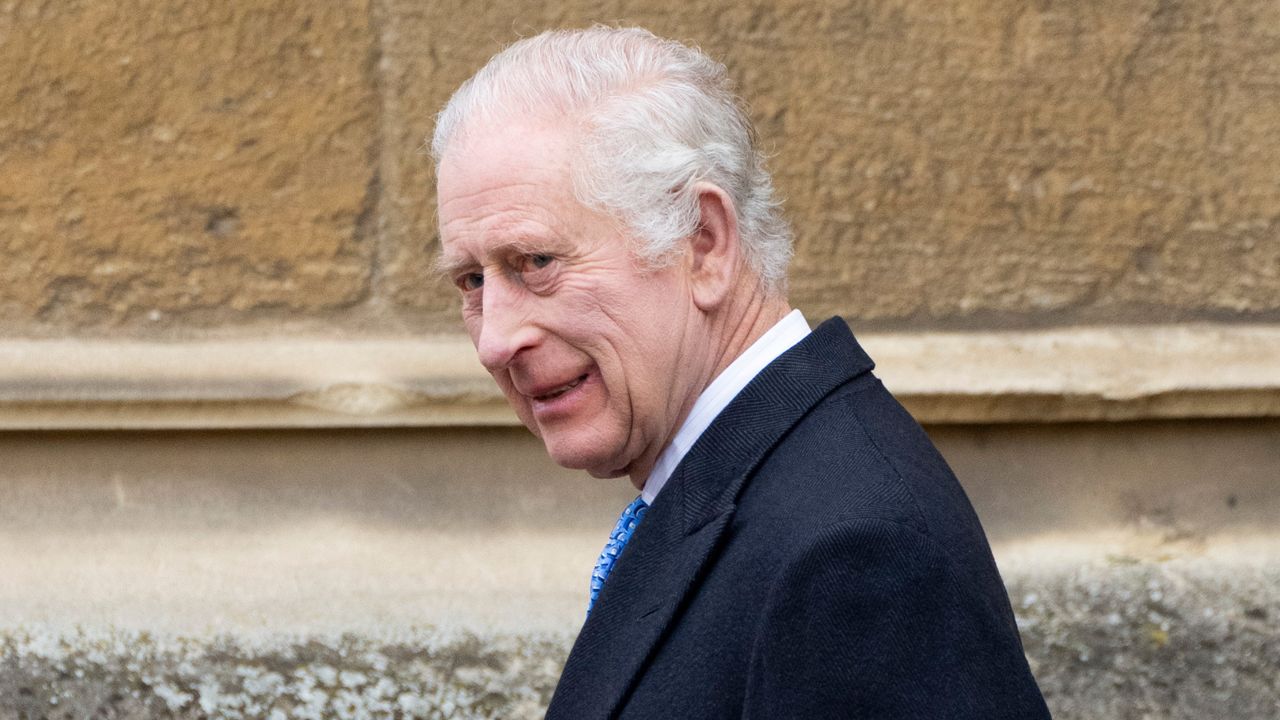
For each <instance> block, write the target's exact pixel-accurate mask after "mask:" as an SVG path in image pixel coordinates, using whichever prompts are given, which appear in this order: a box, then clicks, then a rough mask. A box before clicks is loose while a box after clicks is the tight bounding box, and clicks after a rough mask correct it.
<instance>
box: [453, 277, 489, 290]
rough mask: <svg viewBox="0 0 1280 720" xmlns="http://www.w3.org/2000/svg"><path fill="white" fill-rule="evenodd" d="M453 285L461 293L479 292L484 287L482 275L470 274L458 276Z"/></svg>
mask: <svg viewBox="0 0 1280 720" xmlns="http://www.w3.org/2000/svg"><path fill="white" fill-rule="evenodd" d="M454 284H456V285H457V286H458V288H459V289H460V290H462V291H463V292H469V291H471V290H479V289H480V288H481V287H483V286H484V273H478V272H471V273H465V274H463V275H459V276H458V278H457V279H456V280H454Z"/></svg>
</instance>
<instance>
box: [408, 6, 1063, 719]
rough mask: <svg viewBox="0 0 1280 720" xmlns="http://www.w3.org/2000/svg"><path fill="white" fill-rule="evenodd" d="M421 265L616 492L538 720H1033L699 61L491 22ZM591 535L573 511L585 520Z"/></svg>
mask: <svg viewBox="0 0 1280 720" xmlns="http://www.w3.org/2000/svg"><path fill="white" fill-rule="evenodd" d="M432 149H433V153H434V157H435V159H436V164H437V171H438V181H439V183H438V188H439V218H440V233H441V242H442V246H443V248H442V253H441V258H440V267H441V269H442V270H443V271H444V272H445V273H446V274H447V275H448V276H449V277H450V278H451V279H452V281H453V282H454V284H456V285H457V287H458V289H459V291H460V292H461V294H462V314H463V318H464V320H465V323H466V327H467V330H468V331H469V333H470V334H471V339H472V340H473V341H474V343H475V347H476V351H477V352H478V353H479V356H480V360H481V362H482V363H483V364H484V366H485V367H486V368H487V369H488V370H489V372H490V373H492V374H493V377H494V379H495V380H497V382H498V384H499V385H500V386H501V387H502V390H503V392H504V393H505V394H506V396H507V399H508V400H509V401H510V403H511V406H512V407H513V408H514V409H515V411H516V413H517V414H518V415H519V417H520V419H521V420H522V421H523V422H524V424H525V425H527V426H528V427H529V429H530V430H532V431H533V432H534V433H535V434H536V435H537V436H538V437H539V438H541V439H542V441H543V442H544V443H545V444H546V448H547V452H548V453H549V454H550V455H551V457H552V459H554V460H555V461H556V462H557V463H559V464H561V465H563V466H565V467H570V468H581V469H584V470H587V471H588V472H589V473H590V474H591V475H593V476H595V477H598V478H615V477H622V476H626V477H629V478H630V480H631V482H632V484H633V485H635V487H636V488H637V490H639V491H640V497H638V498H637V499H636V501H635V502H633V503H632V504H631V505H630V506H629V507H628V508H627V509H626V510H625V511H624V513H623V516H622V518H621V520H620V521H619V524H618V527H617V528H616V529H615V531H614V533H613V534H612V535H611V536H610V538H609V540H608V544H607V545H606V547H605V551H604V553H602V555H601V559H600V562H599V564H598V565H597V568H596V571H595V573H594V574H593V577H592V578H591V589H590V601H589V602H590V609H589V614H588V616H587V620H586V623H585V624H584V625H583V628H582V631H581V633H580V634H579V636H578V639H577V642H576V643H575V645H574V648H573V652H572V653H571V654H570V656H569V659H568V661H567V663H566V664H565V668H564V672H563V674H562V676H561V678H560V683H559V686H558V687H557V689H556V693H555V696H554V698H553V699H552V702H551V707H550V709H549V710H548V713H547V716H548V717H549V718H565V719H567V720H590V719H592V718H612V717H620V718H663V719H670V718H760V719H766V718H791V717H795V718H827V717H842V718H845V717H847V718H930V719H931V720H933V719H938V718H975V719H976V718H982V719H984V720H991V719H992V718H1010V719H1012V718H1018V719H1019V720H1023V719H1026V718H1043V717H1048V712H1047V710H1046V709H1045V705H1044V702H1043V700H1042V699H1041V696H1040V693H1039V690H1038V689H1037V687H1036V684H1035V681H1034V680H1033V679H1032V677H1031V673H1030V671H1029V669H1028V667H1027V663H1026V660H1025V658H1024V656H1023V652H1022V646H1021V642H1020V640H1019V637H1018V632H1017V629H1016V627H1015V625H1014V620H1013V614H1012V612H1011V610H1010V607H1009V602H1008V597H1007V595H1006V593H1005V590H1004V587H1003V584H1002V583H1001V580H1000V576H999V574H998V573H997V571H996V567H995V563H994V562H993V560H992V558H991V552H990V549H989V548H988V546H987V542H986V539H985V537H984V535H983V532H982V529H981V527H980V526H979V524H978V519H977V517H976V516H975V515H974V513H973V510H972V508H971V507H970V505H969V503H968V500H967V499H966V498H965V495H964V493H963V491H962V490H961V489H960V486H959V485H958V484H957V482H956V480H955V478H954V477H953V476H952V474H951V472H950V470H949V469H948V468H947V466H946V464H945V463H944V461H943V460H942V458H941V457H940V456H939V455H938V453H937V452H936V451H935V450H934V448H933V446H932V445H931V444H930V443H929V440H928V439H927V438H926V437H925V435H924V433H923V432H922V431H921V429H920V427H919V426H918V425H917V424H916V423H915V422H914V421H913V420H912V419H911V417H910V416H909V415H907V413H906V412H905V411H904V410H903V409H902V408H901V407H900V406H899V405H898V403H897V402H895V401H894V399H893V398H892V397H891V396H890V395H889V394H888V393H887V392H886V391H885V390H884V388H883V387H882V386H881V384H880V382H879V381H878V380H877V379H876V378H875V376H874V375H872V373H871V369H872V362H871V360H870V359H869V358H868V357H867V355H866V354H865V353H864V352H863V351H862V349H861V348H860V347H859V346H858V343H857V342H856V341H855V340H854V338H853V335H852V334H851V333H850V332H849V329H848V327H847V326H846V325H845V323H844V322H843V321H842V320H840V319H831V320H828V321H827V322H825V323H823V324H822V325H820V326H819V327H818V328H817V329H815V330H813V331H812V332H811V331H810V328H809V325H808V323H807V322H806V320H805V319H804V317H803V316H802V315H801V314H800V312H799V311H797V310H792V309H791V308H790V306H789V305H788V302H787V297H786V264H787V261H788V259H789V256H790V254H791V239H790V230H789V228H788V226H787V224H786V222H785V221H784V220H783V219H782V216H781V213H780V208H779V204H778V201H777V200H776V198H775V194H774V190H773V187H772V184H771V181H770V178H769V175H768V174H767V173H766V171H765V169H764V166H763V163H762V159H761V155H760V153H759V152H758V151H757V150H756V149H755V148H754V147H753V133H752V129H751V126H750V124H749V122H748V120H747V118H746V117H745V115H744V113H743V112H742V110H741V107H740V105H739V104H738V102H737V101H736V99H735V97H734V96H733V94H732V93H731V91H730V89H729V82H728V79H727V77H726V74H725V70H724V68H723V66H721V65H719V64H717V63H715V62H714V61H712V60H710V59H709V58H707V57H706V56H705V55H703V54H702V53H700V52H698V51H696V50H693V49H690V48H688V47H685V46H683V45H681V44H678V43H675V42H670V41H667V40H663V39H660V38H657V37H655V36H653V35H652V34H650V33H648V32H645V31H642V30H636V29H623V30H615V29H609V28H599V27H598V28H593V29H590V30H585V31H578V32H550V33H545V34H543V35H540V36H538V37H534V38H529V39H526V40H523V41H521V42H518V43H516V44H515V45H513V46H511V47H510V48H508V49H506V50H505V51H503V52H501V53H499V54H498V55H497V56H495V57H494V58H493V59H491V60H490V61H489V63H488V64H487V65H486V66H485V67H484V68H483V69H481V70H480V71H479V72H478V73H477V74H476V75H475V76H474V77H473V78H471V79H470V80H468V81H467V82H466V83H465V84H464V85H463V86H462V87H461V88H460V89H459V90H458V91H457V93H456V94H455V95H454V96H453V98H452V99H451V100H450V101H449V104H448V106H447V107H446V108H445V109H444V111H443V112H442V113H441V114H440V117H439V121H438V124H437V127H436V132H435V137H434V141H433V143H432ZM602 534H603V533H602Z"/></svg>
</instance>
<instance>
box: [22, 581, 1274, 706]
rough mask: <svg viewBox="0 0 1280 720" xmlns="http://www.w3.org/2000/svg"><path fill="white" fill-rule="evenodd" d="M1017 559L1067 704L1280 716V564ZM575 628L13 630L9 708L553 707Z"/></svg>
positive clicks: (1023, 621)
mask: <svg viewBox="0 0 1280 720" xmlns="http://www.w3.org/2000/svg"><path fill="white" fill-rule="evenodd" d="M1005 576H1006V579H1007V581H1008V582H1009V586H1010V592H1011V595H1012V598H1013V601H1014V605H1015V613H1016V615H1017V619H1018V623H1019V626H1020V628H1021V631H1022V637H1023V643H1024V646H1025V648H1026V651H1027V656H1028V660H1029V661H1030V663H1031V666H1032V670H1033V672H1034V673H1035V675H1036V678H1037V680H1038V681H1039V683H1040V686H1041V689H1042V690H1043V691H1044V694H1045V700H1046V702H1047V703H1048V704H1049V707H1050V710H1051V711H1052V712H1053V715H1054V717H1055V718H1057V719H1058V720H1100V719H1105V720H1147V719H1148V718H1163V719H1165V720H1201V719H1202V718H1208V717H1227V718H1232V719H1233V720H1272V719H1273V718H1275V717H1276V716H1277V714H1278V713H1280V676H1278V675H1277V674H1276V668H1277V667H1280V592H1278V591H1277V588H1280V568H1278V567H1275V566H1270V567H1268V566H1258V565H1256V564H1245V565H1242V566H1234V565H1228V566H1224V565H1223V564H1222V563H1221V562H1219V561H1209V562H1200V561H1198V560H1197V559H1196V558H1194V557H1171V556H1168V555H1166V556H1164V557H1163V558H1160V559H1142V558H1136V557H1131V556H1126V555H1113V556H1109V557H1107V558H1106V559H1097V560H1092V561H1088V562H1084V563H1078V564H1068V565H1055V566H1052V567H1050V568H1039V569H1037V568H1028V567H1024V566H1019V567H1017V568H1016V569H1015V570H1013V571H1012V572H1011V571H1010V570H1009V569H1008V568H1007V567H1006V569H1005ZM569 644H570V636H569V635H556V636H541V637H539V636H523V635H501V636H476V635H471V634H463V635H460V636H452V637H451V636H447V635H441V634H439V633H435V632H432V631H430V630H408V631H403V632H399V633H394V634H393V636H392V637H389V638H377V637H369V636H361V635H344V636H337V637H329V636H304V637H288V636H284V637H271V638H266V639H258V640H256V641H248V642H246V641H241V640H237V639H236V638H235V637H230V636H220V637H213V638H208V637H200V636H195V637H183V636H178V637H166V636H153V635H151V634H149V633H137V632H122V631H111V630H107V631H98V632H93V631H90V632H85V631H84V630H80V631H79V632H70V633H60V632H58V631H56V630H51V629H48V628H16V629H15V628H7V629H4V630H0V718H5V720H8V719H10V718H13V719H15V720H16V719H17V718H24V719H27V718H30V719H34V718H63V717H67V718H72V717H111V718H121V719H122V720H125V719H127V720H134V719H138V720H141V719H143V718H154V717H171V718H207V717H219V718H271V719H272V720H284V718H286V717H294V718H314V719H316V720H319V719H320V718H388V719H390V718H503V719H504V720H518V719H523V718H537V717H541V716H542V713H543V712H544V710H545V707H546V704H547V703H548V702H549V701H550V698H551V692H552V690H553V689H554V687H555V682H556V678H557V676H558V674H559V669H560V666H561V665H562V663H563V661H564V657H565V656H566V654H567V653H568V648H569Z"/></svg>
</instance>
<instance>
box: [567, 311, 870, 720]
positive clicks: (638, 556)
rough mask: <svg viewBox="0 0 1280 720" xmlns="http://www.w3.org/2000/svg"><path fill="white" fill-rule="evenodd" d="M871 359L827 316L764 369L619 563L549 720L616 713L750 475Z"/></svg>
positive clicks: (706, 437) (684, 465)
mask: <svg viewBox="0 0 1280 720" xmlns="http://www.w3.org/2000/svg"><path fill="white" fill-rule="evenodd" d="M871 368H872V362H871V359H870V358H869V357H867V355H866V353H864V352H863V351H862V348H861V347H859V346H858V344H857V342H856V341H855V340H854V339H853V335H852V334H851V333H850V332H849V328H848V326H847V325H845V324H844V321H842V320H840V319H839V318H833V319H831V320H828V321H827V322H825V323H823V324H822V325H821V326H819V327H818V328H817V329H816V330H814V332H813V333H811V334H810V335H809V336H808V337H806V338H805V339H804V340H802V341H800V342H799V343H797V344H796V345H795V346H794V347H792V348H791V349H789V350H788V351H787V352H785V353H783V354H782V355H781V356H779V357H778V358H777V359H776V360H774V361H773V362H772V363H770V364H769V366H768V367H766V368H765V369H764V370H763V371H762V372H761V373H760V374H759V375H757V376H756V377H755V378H754V379H753V380H752V381H751V382H750V383H749V384H748V385H747V386H746V387H745V388H744V389H743V390H742V392H741V393H739V394H738V396H737V397H735V398H734V399H733V401H732V402H730V403H729V405H728V406H727V407H725V409H724V411H723V412H721V413H720V415H718V416H717V417H716V419H715V420H714V421H713V422H712V423H711V425H710V426H709V427H708V428H707V430H706V432H704V433H703V434H702V436H701V437H700V438H699V439H698V441H697V442H696V443H694V446H693V447H692V448H690V450H689V453H688V454H687V455H686V456H685V458H684V460H682V461H681V463H680V465H679V466H678V467H677V468H676V470H675V472H674V473H673V474H672V477H671V479H670V480H669V481H668V482H667V485H666V487H665V488H664V489H663V491H662V493H661V494H660V495H659V496H658V499H657V500H655V501H654V504H653V507H651V508H650V509H649V511H648V513H647V514H646V515H645V519H644V521H643V522H641V523H640V526H639V527H637V529H636V531H635V534H634V535H632V537H631V540H630V542H628V544H627V547H626V548H625V549H624V550H623V553H622V556H621V557H620V558H619V559H618V561H617V563H616V564H615V565H614V568H613V572H612V574H611V575H610V576H609V580H608V582H606V583H605V586H604V589H603V590H602V591H601V593H600V597H599V598H598V600H597V601H596V606H595V609H594V610H593V611H592V613H591V616H590V617H589V618H588V619H587V622H586V624H585V625H584V626H583V628H582V632H581V633H579V635H578V639H577V641H576V642H575V643H574V646H573V650H572V652H571V653H570V654H569V659H568V660H567V661H566V663H565V667H564V672H563V673H562V674H561V676H560V683H559V685H558V686H557V687H556V692H555V696H554V697H553V698H552V700H551V706H550V708H548V710H547V718H548V719H549V720H556V719H563V720H593V719H595V718H607V717H612V716H614V715H615V714H616V713H617V711H618V709H619V707H620V705H621V703H622V702H623V701H624V700H625V698H626V695H627V693H628V692H629V691H630V689H631V687H632V685H633V684H634V682H635V679H636V678H637V677H638V676H639V674H640V673H641V672H642V671H643V669H644V664H645V662H646V661H647V659H648V658H649V657H650V655H651V654H652V652H653V650H654V649H655V648H656V647H657V645H658V644H659V642H660V641H661V639H662V637H663V635H664V634H665V632H666V630H667V628H668V627H669V626H670V625H671V622H672V620H673V618H675V617H676V616H677V614H678V612H679V610H680V608H681V607H682V606H683V605H684V603H685V600H686V598H687V597H689V596H690V595H691V593H692V591H693V590H694V588H696V587H697V585H698V582H699V581H700V579H701V578H702V577H703V576H704V575H705V572H704V568H705V567H706V566H708V560H709V559H710V558H711V557H712V556H713V555H714V553H715V550H716V547H717V546H718V544H719V541H720V539H721V538H722V536H723V534H724V530H725V528H726V527H728V525H729V521H730V519H731V518H732V517H733V512H734V506H735V503H736V500H737V497H738V494H739V492H740V491H741V489H742V486H743V483H744V482H745V480H746V478H747V477H748V476H749V475H750V474H751V472H752V471H753V470H754V469H755V467H756V465H758V464H759V463H760V461H761V460H762V459H763V458H764V457H765V456H766V455H767V454H768V452H769V451H770V450H772V448H773V447H774V445H775V444H776V443H777V442H778V441H779V440H781V439H782V437H783V436H784V435H785V434H786V433H787V431H788V430H790V429H791V428H792V427H793V426H794V425H795V424H796V423H797V422H799V420H800V418H801V417H803V416H804V414H805V413H806V412H808V410H809V409H810V408H812V407H813V406H814V405H816V404H817V403H818V402H819V401H820V400H821V399H822V398H823V397H826V395H828V394H829V393H831V392H832V391H833V390H835V389H836V388H837V387H839V386H840V385H842V384H844V383H845V382H848V381H849V380H850V379H852V378H854V377H856V376H858V375H860V374H862V373H864V372H867V371H869V370H870V369H871Z"/></svg>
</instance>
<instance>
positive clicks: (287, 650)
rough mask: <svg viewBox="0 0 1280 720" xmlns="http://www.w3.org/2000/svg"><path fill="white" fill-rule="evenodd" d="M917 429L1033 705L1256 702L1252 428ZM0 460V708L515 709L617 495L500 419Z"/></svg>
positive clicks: (1275, 553) (86, 436) (1261, 686)
mask: <svg viewBox="0 0 1280 720" xmlns="http://www.w3.org/2000/svg"><path fill="white" fill-rule="evenodd" d="M929 430H930V433H931V434H932V436H933V437H934V438H935V440H936V441H937V443H938V445H939V447H940V449H941V450H942V452H943V453H944V454H945V455H946V456H947V458H948V459H949V461H950V462H951V463H952V465H953V467H954V468H955V469H956V472H957V474H958V475H959V477H960V478H961V480H962V482H963V483H964V484H965V486H966V489H967V490H968V492H969V495H970V497H971V498H972V499H973V503H974V506H975V508H976V509H977V511H978V513H979V515H980V516H981V517H982V519H983V522H984V524H985V526H986V528H987V531H988V534H989V535H990V537H991V538H992V542H993V546H994V550H995V555H996V558H997V560H998V561H999V563H1000V567H1001V571H1002V573H1003V574H1004V577H1005V580H1006V582H1007V583H1008V585H1009V589H1010V594H1011V597H1012V599H1013V604H1014V606H1015V610H1016V612H1017V614H1018V617H1019V619H1020V623H1021V627H1022V631H1023V638H1024V643H1025V647H1026V650H1027V653H1028V656H1029V658H1030V659H1031V661H1032V663H1033V665H1034V668H1035V670H1036V673H1037V677H1038V678H1039V680H1040V682H1041V684H1042V686H1043V688H1044V690H1045V692H1046V694H1047V696H1048V700H1049V703H1050V706H1051V707H1052V708H1053V710H1054V712H1055V717H1057V718H1059V720H1064V719H1066V720H1157V719H1159V720H1170V719H1175V718H1176V719H1178V720H1182V719H1185V720H1193V719H1194V720H1199V719H1200V718H1206V717H1212V718H1217V717H1223V718H1232V719H1233V720H1235V719H1237V718H1239V719H1242V720H1272V719H1274V718H1275V717H1277V711H1278V710H1280V708H1277V706H1276V703H1277V702H1280V684H1278V683H1280V672H1277V669H1278V668H1280V535H1277V532H1276V530H1277V528H1276V524H1275V518H1276V517H1280V485H1277V484H1276V482H1275V478H1276V477H1277V476H1280V447H1278V446H1277V444H1276V443H1275V438H1276V437H1277V436H1278V433H1280V420H1274V419H1272V420H1251V421H1221V422H1207V421H1198V422H1169V421H1166V422H1158V423H1131V424H1116V423H1080V424H1070V425H1034V424H1033V425H1023V426H1011V425H995V426H988V427H974V426H953V427H931V428H930V429H929ZM0 457H3V458H4V468H3V477H2V478H0V480H2V481H0V579H3V582H0V720H9V719H10V718H13V719H15V720H16V719H17V718H25V719H28V720H34V719H35V718H45V717H48V718H63V717H67V714H68V713H69V714H70V717H71V718H84V717H107V718H121V719H124V718H128V719H129V720H133V719H135V718H136V719H138V720H141V719H142V718H152V717H161V718H163V717H181V718H185V717H191V718H198V717H245V718H271V717H272V712H273V711H274V710H280V711H281V713H288V714H289V715H288V716H289V717H295V718H306V717H324V718H342V717H350V718H359V717H369V718H389V717H403V718H408V717H437V718H441V717H454V718H471V717H502V718H525V717H539V716H540V709H541V707H542V706H543V704H544V703H545V702H546V701H547V698H548V697H549V696H548V693H549V692H550V689H551V688H552V687H553V686H554V683H555V681H556V677H557V675H558V673H559V668H560V665H561V663H562V662H563V659H564V657H565V653H566V652H567V651H568V646H569V642H570V639H571V637H572V636H573V634H574V633H576V631H577V629H578V627H579V626H580V623H581V622H582V618H583V615H582V613H583V604H584V598H585V583H584V578H586V577H587V576H588V574H589V572H590V567H591V564H592V563H593V562H594V561H595V557H596V554H597V553H598V552H599V549H600V542H601V540H600V538H601V533H602V532H604V531H605V530H604V529H606V528H608V527H610V526H611V525H612V523H613V521H614V519H615V518H616V517H617V512H618V509H619V508H620V507H622V506H623V505H625V503H626V502H627V501H628V500H630V498H632V497H634V495H635V490H634V488H631V487H630V486H629V485H627V484H626V483H625V482H624V481H598V480H592V479H590V478H586V477H584V476H583V475H582V474H581V473H575V472H571V471H567V470H564V469H561V468H557V467H555V466H554V465H552V464H551V463H550V461H549V460H548V459H547V458H546V457H545V453H544V452H543V450H542V448H541V446H540V443H538V441H537V440H536V439H534V438H533V437H531V436H530V435H528V433H525V432H523V431H519V430H516V429H513V428H508V429H488V430H460V429H449V430H434V431H420V430H417V431H369V430H362V431H334V430H325V431H291V432H270V433H264V432H251V431H239V432H203V433H190V432H187V433H58V434H54V433H0ZM1224 459H1229V461H1224ZM1206 479H1210V480H1212V482H1206ZM344 673H345V674H344ZM55 698H56V699H57V703H56V704H55V703H52V702H51V701H52V700H54V699H55ZM388 707H390V710H388ZM1215 707H1220V708H1222V712H1221V713H1217V712H1212V710H1213V708H1215ZM362 710H363V711H367V712H365V713H364V714H362ZM397 710H398V711H399V712H398V714H397V713H395V711H397ZM450 713H452V714H450Z"/></svg>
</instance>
